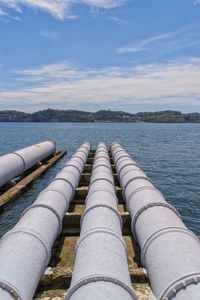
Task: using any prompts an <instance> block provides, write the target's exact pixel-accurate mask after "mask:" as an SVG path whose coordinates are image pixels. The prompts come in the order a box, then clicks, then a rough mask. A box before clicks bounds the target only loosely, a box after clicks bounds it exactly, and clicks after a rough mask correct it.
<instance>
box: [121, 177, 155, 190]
mask: <svg viewBox="0 0 200 300" xmlns="http://www.w3.org/2000/svg"><path fill="white" fill-rule="evenodd" d="M138 179H143V180H147V181H149V182H150V183H151V184H152V185H153V186H154V187H155V185H154V183H153V182H152V181H151V179H149V178H148V177H145V176H136V177H133V178H131V179H129V180H128V182H127V183H126V184H125V186H124V188H123V193H125V190H126V188H127V186H128V185H129V183H131V182H132V181H134V180H138Z"/></svg>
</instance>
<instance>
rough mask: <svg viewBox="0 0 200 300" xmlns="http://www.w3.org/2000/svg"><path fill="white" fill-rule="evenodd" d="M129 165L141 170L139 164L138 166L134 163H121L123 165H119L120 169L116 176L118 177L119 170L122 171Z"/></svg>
mask: <svg viewBox="0 0 200 300" xmlns="http://www.w3.org/2000/svg"><path fill="white" fill-rule="evenodd" d="M129 166H134V167H138V168H139V169H140V170H142V169H141V168H140V166H138V165H137V164H136V163H129V164H125V165H123V166H122V167H121V169H120V170H119V171H118V176H119V177H120V173H121V171H122V170H123V169H124V168H126V167H129ZM125 174H126V173H125Z"/></svg>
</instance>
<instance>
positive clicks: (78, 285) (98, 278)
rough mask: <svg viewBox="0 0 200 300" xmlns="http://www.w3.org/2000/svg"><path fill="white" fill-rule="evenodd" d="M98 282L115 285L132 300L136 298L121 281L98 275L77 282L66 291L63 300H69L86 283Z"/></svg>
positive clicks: (131, 290)
mask: <svg viewBox="0 0 200 300" xmlns="http://www.w3.org/2000/svg"><path fill="white" fill-rule="evenodd" d="M98 281H104V282H110V283H113V284H116V285H118V286H120V287H121V288H123V289H124V290H125V291H126V292H127V293H129V294H130V295H131V297H132V299H133V300H137V297H136V295H135V292H134V291H133V289H132V288H130V287H129V286H128V285H126V284H125V283H124V282H123V281H121V280H119V279H117V278H114V277H111V276H106V275H98V274H96V275H93V276H88V277H85V278H83V279H81V280H80V281H78V282H77V283H76V284H75V285H74V286H72V287H71V288H70V289H69V290H68V292H67V294H66V296H65V298H64V300H69V299H70V298H71V296H72V295H73V294H74V293H75V292H76V291H77V290H78V289H80V288H81V287H82V286H84V285H86V284H88V283H93V282H98Z"/></svg>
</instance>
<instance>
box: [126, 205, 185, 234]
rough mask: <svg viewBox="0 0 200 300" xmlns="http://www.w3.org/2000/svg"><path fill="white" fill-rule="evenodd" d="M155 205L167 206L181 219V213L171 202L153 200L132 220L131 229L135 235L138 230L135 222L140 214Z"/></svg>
mask: <svg viewBox="0 0 200 300" xmlns="http://www.w3.org/2000/svg"><path fill="white" fill-rule="evenodd" d="M155 206H162V207H166V208H169V209H170V210H172V211H173V212H174V213H175V214H176V215H177V216H178V217H179V218H180V219H181V220H182V218H181V215H180V214H179V212H178V211H177V210H176V209H175V208H174V207H173V206H172V205H170V204H168V203H163V202H152V203H149V204H147V205H145V206H143V207H142V208H140V209H139V210H138V211H137V213H136V214H135V216H134V218H133V219H132V221H131V229H132V232H133V235H134V237H136V232H135V224H136V222H137V219H138V218H139V216H140V215H141V214H142V213H143V212H144V211H145V210H147V209H148V208H152V207H155Z"/></svg>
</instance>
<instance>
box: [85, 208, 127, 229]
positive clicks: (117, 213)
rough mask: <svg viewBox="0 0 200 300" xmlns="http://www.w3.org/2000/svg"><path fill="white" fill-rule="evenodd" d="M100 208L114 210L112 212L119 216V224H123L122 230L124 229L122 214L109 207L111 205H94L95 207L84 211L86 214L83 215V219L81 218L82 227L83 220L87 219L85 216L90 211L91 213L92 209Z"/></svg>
mask: <svg viewBox="0 0 200 300" xmlns="http://www.w3.org/2000/svg"><path fill="white" fill-rule="evenodd" d="M99 207H103V208H107V209H110V210H112V211H113V212H114V213H115V214H116V215H117V217H118V219H119V222H120V224H121V228H122V227H123V223H122V218H121V215H120V213H119V212H118V211H117V210H116V209H114V208H113V207H111V206H109V205H106V204H96V205H93V206H91V207H88V208H87V209H86V210H85V211H84V213H83V215H82V217H81V222H80V225H81V226H82V223H83V220H84V218H85V215H86V214H87V213H88V212H89V211H91V210H92V209H95V208H99Z"/></svg>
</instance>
